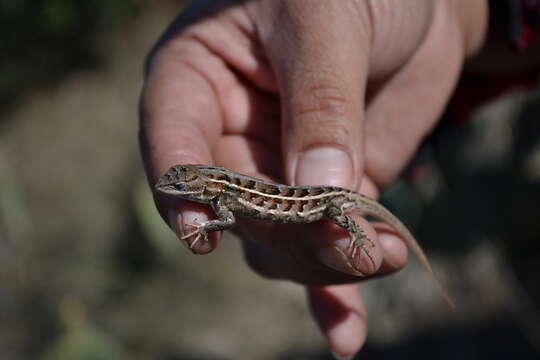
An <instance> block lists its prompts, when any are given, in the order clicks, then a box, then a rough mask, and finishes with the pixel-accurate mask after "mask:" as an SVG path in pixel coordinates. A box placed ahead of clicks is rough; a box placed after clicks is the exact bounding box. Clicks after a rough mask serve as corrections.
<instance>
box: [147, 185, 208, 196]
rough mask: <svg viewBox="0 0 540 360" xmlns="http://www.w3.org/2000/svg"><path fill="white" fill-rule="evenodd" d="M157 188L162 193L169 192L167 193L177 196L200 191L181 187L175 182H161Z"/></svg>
mask: <svg viewBox="0 0 540 360" xmlns="http://www.w3.org/2000/svg"><path fill="white" fill-rule="evenodd" d="M155 188H156V190H157V191H158V192H160V193H163V194H167V195H175V196H186V195H188V196H189V195H193V194H197V193H198V192H197V191H190V190H182V189H179V188H177V187H176V186H175V185H174V184H165V185H162V184H160V183H157V184H156V186H155Z"/></svg>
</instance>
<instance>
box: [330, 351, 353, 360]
mask: <svg viewBox="0 0 540 360" xmlns="http://www.w3.org/2000/svg"><path fill="white" fill-rule="evenodd" d="M332 357H333V358H334V359H336V360H352V359H354V355H339V354H336V353H335V352H332Z"/></svg>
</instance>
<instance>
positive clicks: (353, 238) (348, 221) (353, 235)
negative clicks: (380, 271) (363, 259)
mask: <svg viewBox="0 0 540 360" xmlns="http://www.w3.org/2000/svg"><path fill="white" fill-rule="evenodd" d="M324 216H325V217H326V218H327V219H328V220H330V221H332V222H333V223H334V224H336V225H337V226H339V227H341V228H343V229H345V230H346V231H347V232H348V233H349V236H350V242H349V248H351V247H352V248H353V250H352V254H351V257H352V258H353V259H354V256H355V255H356V251H357V249H360V250H362V251H363V252H364V253H365V254H366V255H367V257H368V258H369V260H370V261H371V264H372V265H373V269H375V261H373V258H372V257H371V254H370V253H369V251H368V249H367V248H366V241H367V242H369V243H370V244H371V245H372V247H373V246H374V245H373V241H372V240H371V239H370V238H369V236H367V234H366V232H365V231H364V229H362V227H360V226H358V224H357V223H356V222H355V221H354V220H353V218H352V217H350V216H348V215H345V214H344V212H343V209H342V208H341V207H340V206H338V205H329V206H328V207H327V208H326V211H325V213H324Z"/></svg>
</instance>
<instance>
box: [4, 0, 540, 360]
mask: <svg viewBox="0 0 540 360" xmlns="http://www.w3.org/2000/svg"><path fill="white" fill-rule="evenodd" d="M182 6H183V1H172V0H161V1H149V0H115V1H105V0H96V1H92V2H88V1H83V0H48V1H45V0H32V1H30V0H2V1H0V30H1V31H0V66H1V72H0V359H46V360H52V359H62V360H63V359H104V360H105V359H166V360H173V359H178V360H180V359H331V357H330V354H329V353H328V351H327V350H326V347H325V344H324V341H323V339H322V337H321V335H320V334H319V332H318V330H317V329H316V325H315V324H314V323H313V322H312V320H311V318H310V316H309V310H308V308H307V305H306V302H305V295H304V292H303V289H302V288H301V287H300V286H297V285H294V284H291V283H287V282H277V281H267V280H264V279H262V278H259V277H258V276H257V275H255V274H254V273H253V272H251V271H250V270H249V269H248V267H247V266H246V264H245V263H244V261H243V259H242V254H241V251H240V247H239V245H238V242H237V241H236V239H234V238H233V236H231V235H230V234H227V235H226V238H225V239H224V241H223V242H222V243H221V245H220V247H219V249H217V250H216V251H215V252H213V253H212V254H209V255H206V256H194V255H192V254H191V253H190V252H189V251H187V250H186V249H185V248H184V247H183V246H182V245H181V244H180V242H179V241H177V240H176V238H175V237H174V236H173V235H172V233H171V232H170V231H169V229H168V228H167V227H166V226H165V224H164V223H163V222H162V221H161V219H160V218H159V217H158V215H157V213H156V211H155V209H154V206H153V202H152V200H151V195H150V192H149V190H148V187H147V184H146V180H145V178H144V175H143V170H142V166H141V161H140V157H139V153H138V147H137V122H138V119H137V97H138V93H139V90H140V87H141V84H142V64H143V60H144V57H145V55H146V53H147V52H148V50H149V49H150V47H151V46H152V44H153V42H154V41H155V40H156V39H157V37H158V36H159V35H160V33H161V32H162V31H163V30H164V28H165V26H166V25H167V24H168V23H169V22H170V21H171V20H172V19H173V17H174V16H175V15H176V13H177V12H178V11H179V10H180V9H181V7H182ZM526 80H527V81H525V82H517V83H512V82H510V83H508V84H509V85H508V84H507V85H508V86H506V87H505V89H504V90H505V91H504V93H503V92H502V91H501V94H497V96H490V101H484V102H481V103H474V104H470V103H469V102H470V101H466V100H465V101H464V100H463V99H470V97H474V96H475V95H478V94H479V93H481V92H482V91H484V92H485V91H486V89H488V90H490V89H491V90H493V89H494V85H493V83H492V82H488V81H486V80H485V79H479V78H474V77H468V78H465V79H463V81H462V83H461V88H463V89H466V90H463V91H462V92H458V95H456V98H455V99H453V101H452V103H451V107H450V108H449V110H448V112H447V114H446V115H445V120H444V121H443V122H441V125H440V126H439V127H438V128H437V129H436V131H435V132H434V135H433V136H432V137H430V139H428V140H427V141H426V144H425V145H424V146H423V147H422V149H421V151H420V152H419V154H418V156H417V159H416V160H415V161H414V162H413V163H412V164H411V166H410V168H409V169H408V171H407V174H406V175H407V176H406V177H404V179H403V180H400V181H398V182H397V183H396V184H394V185H393V186H392V187H391V188H389V189H388V190H387V191H386V192H385V193H384V196H383V201H384V203H385V204H386V205H387V206H388V207H390V208H391V209H392V210H393V211H394V212H395V213H396V214H397V215H398V216H400V217H401V218H402V219H404V221H405V222H406V223H407V224H409V226H411V228H413V229H414V232H415V233H416V234H418V237H419V241H420V242H421V243H422V244H424V246H425V249H426V251H427V253H428V255H429V256H430V258H431V260H432V261H433V263H434V267H435V268H436V271H437V273H438V274H439V276H440V277H441V279H442V281H443V283H445V284H447V285H448V288H449V292H450V293H451V295H452V296H453V297H454V299H455V301H456V303H457V305H458V310H457V311H456V312H455V313H452V312H451V311H449V310H448V308H447V307H445V304H444V302H443V301H442V299H441V298H440V296H439V295H438V293H437V291H436V289H435V288H433V286H432V284H431V282H430V280H429V277H428V276H427V275H426V274H425V273H424V271H423V270H422V268H421V267H420V265H419V264H418V263H417V262H416V260H415V259H412V256H411V260H410V263H409V264H408V265H407V267H406V269H405V270H404V271H402V272H400V273H399V274H397V275H395V276H392V277H390V278H386V279H381V280H377V281H371V282H368V283H366V285H365V286H364V287H363V292H364V294H365V297H366V302H367V307H368V311H369V316H370V318H369V322H370V328H369V330H370V333H369V334H370V335H369V341H368V345H367V346H366V348H365V349H364V351H363V352H362V354H361V356H360V357H359V358H363V359H370V358H378V359H381V358H382V359H386V358H395V357H397V356H399V357H401V358H415V359H432V358H435V357H437V358H442V359H483V358H486V359H487V358H489V359H503V358H504V359H506V358H508V357H509V356H511V355H512V356H516V355H517V356H519V358H520V359H536V358H538V355H539V354H540V312H539V307H538V305H539V303H540V295H539V294H540V282H539V281H538V275H537V267H538V263H539V259H540V258H539V256H538V255H539V247H540V242H539V241H538V240H539V234H540V222H539V213H540V207H539V204H540V186H539V185H540V142H539V141H538V140H539V139H540V138H539V135H540V122H539V121H538V118H539V116H540V102H539V100H540V92H539V90H538V86H537V81H536V72H535V73H529V74H527V76H526ZM467 89H468V90H467ZM471 89H472V90H471ZM460 94H461V95H460ZM492 95H493V94H492ZM464 103H466V105H467V106H463V104H464Z"/></svg>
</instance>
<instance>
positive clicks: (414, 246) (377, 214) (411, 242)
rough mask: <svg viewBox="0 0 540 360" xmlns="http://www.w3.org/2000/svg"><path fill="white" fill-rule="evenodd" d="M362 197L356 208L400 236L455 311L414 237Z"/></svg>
mask: <svg viewBox="0 0 540 360" xmlns="http://www.w3.org/2000/svg"><path fill="white" fill-rule="evenodd" d="M360 196H361V197H362V201H359V202H358V203H359V204H363V205H362V206H360V207H359V208H358V210H359V211H360V212H361V213H362V214H363V215H368V216H372V217H374V218H376V219H378V220H380V221H383V222H385V223H387V224H388V225H390V226H391V227H392V228H393V229H394V230H395V231H396V232H397V233H398V235H400V236H401V237H402V238H403V239H404V240H405V243H406V244H407V245H408V246H409V247H410V248H411V250H412V252H413V253H414V255H416V257H417V258H418V260H419V261H420V263H421V264H422V266H423V267H424V268H425V269H426V271H427V272H428V273H429V275H430V276H431V278H432V280H433V282H434V283H435V285H436V287H437V289H438V290H439V293H440V294H441V295H442V297H443V298H444V300H445V301H446V303H447V304H448V306H450V308H452V309H455V308H456V306H455V304H454V302H453V301H452V299H451V298H450V295H448V292H447V291H446V290H445V289H444V287H443V286H442V283H441V282H440V280H439V279H438V278H437V276H436V275H435V272H434V271H433V268H432V267H431V263H430V262H429V260H428V258H427V256H426V254H425V253H424V250H422V247H421V246H420V244H418V242H417V241H416V239H415V238H414V236H413V235H412V234H411V232H410V231H409V229H407V227H406V226H405V225H404V224H403V223H402V222H401V220H399V219H398V218H397V217H396V216H394V215H393V214H392V213H391V212H390V211H389V210H388V209H386V208H385V207H384V206H383V205H381V204H380V203H379V202H377V201H375V200H373V199H370V198H368V197H365V196H363V195H360Z"/></svg>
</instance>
